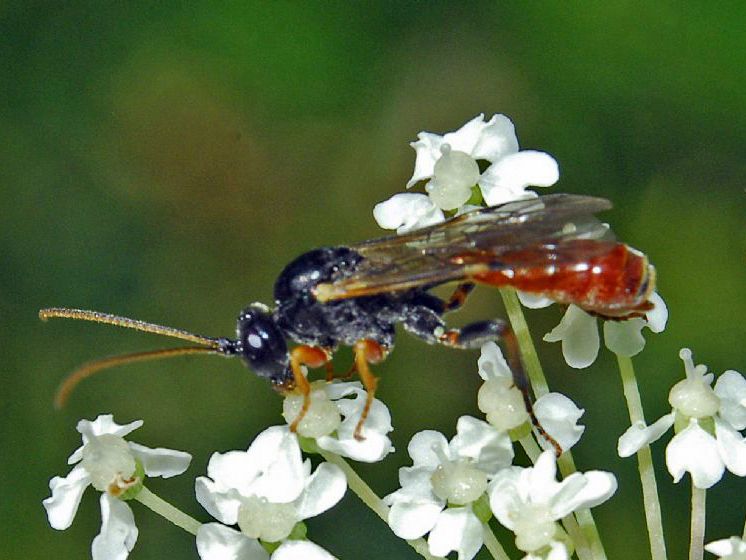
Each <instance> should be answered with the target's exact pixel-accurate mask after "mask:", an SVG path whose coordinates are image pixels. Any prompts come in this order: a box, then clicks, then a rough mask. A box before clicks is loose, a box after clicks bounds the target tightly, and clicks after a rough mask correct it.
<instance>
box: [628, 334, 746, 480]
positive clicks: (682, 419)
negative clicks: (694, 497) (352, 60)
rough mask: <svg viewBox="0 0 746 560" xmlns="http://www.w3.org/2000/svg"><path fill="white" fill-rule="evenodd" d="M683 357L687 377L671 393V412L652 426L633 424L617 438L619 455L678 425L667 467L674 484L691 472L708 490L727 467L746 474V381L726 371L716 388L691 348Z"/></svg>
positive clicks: (681, 355) (739, 474)
mask: <svg viewBox="0 0 746 560" xmlns="http://www.w3.org/2000/svg"><path fill="white" fill-rule="evenodd" d="M679 356H680V357H681V359H682V360H683V361H684V370H685V372H686V379H684V380H682V381H680V382H678V383H677V384H676V385H674V387H673V388H672V389H671V392H670V393H669V395H668V402H669V403H670V404H671V406H672V411H671V412H670V413H669V414H666V415H664V416H662V417H661V418H659V419H658V420H657V421H655V422H654V423H653V424H651V425H650V426H646V425H645V424H644V423H642V422H638V423H635V424H633V425H632V426H630V428H629V429H628V430H627V431H626V432H625V433H624V434H623V435H622V436H621V437H620V438H619V445H618V451H619V455H620V456H621V457H628V456H630V455H632V454H634V453H636V452H637V451H638V450H639V449H640V448H641V447H643V446H645V445H648V444H650V443H652V442H654V441H656V440H658V439H659V438H660V437H661V436H663V434H664V433H666V432H667V431H668V429H669V428H670V427H671V426H674V425H675V426H676V434H675V435H674V437H673V438H672V439H671V441H670V442H669V444H668V446H667V447H666V465H667V466H668V471H669V472H670V473H671V476H672V477H673V479H674V482H678V481H679V480H681V478H682V477H683V476H684V473H686V472H688V473H689V474H690V475H691V477H692V483H693V484H694V485H695V486H696V487H698V488H710V487H711V486H712V485H714V484H715V483H716V482H718V481H719V480H720V479H721V478H722V476H723V472H724V471H725V469H726V468H727V469H728V470H729V471H730V472H732V473H733V474H735V475H737V476H746V440H744V437H743V436H742V435H741V433H740V431H742V430H744V429H746V379H744V377H743V375H741V374H740V373H738V372H737V371H734V370H728V371H726V372H725V373H723V374H722V375H720V376H719V377H718V380H717V382H716V383H715V386H714V387H712V382H713V380H714V375H713V374H712V373H707V367H706V366H704V365H702V364H700V365H697V366H695V365H694V361H693V360H692V352H691V350H689V349H688V348H684V349H682V350H681V352H680V353H679Z"/></svg>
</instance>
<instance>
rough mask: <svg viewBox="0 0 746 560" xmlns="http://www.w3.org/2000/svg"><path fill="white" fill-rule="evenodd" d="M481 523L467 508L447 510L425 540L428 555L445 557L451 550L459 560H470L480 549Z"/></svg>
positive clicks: (481, 541)
mask: <svg viewBox="0 0 746 560" xmlns="http://www.w3.org/2000/svg"><path fill="white" fill-rule="evenodd" d="M482 531H483V529H482V523H481V522H480V521H479V519H477V516H476V515H474V514H473V513H472V512H471V509H469V508H464V507H460V508H448V509H447V510H445V511H444V512H443V513H441V514H440V515H439V516H438V521H437V523H436V524H435V527H433V529H432V530H431V531H430V536H429V537H428V539H427V544H428V549H429V551H430V554H432V555H434V556H445V555H447V554H448V553H449V552H451V551H452V550H455V551H457V552H458V558H459V560H471V559H472V558H474V556H476V555H477V552H479V549H480V548H482V543H483V540H482Z"/></svg>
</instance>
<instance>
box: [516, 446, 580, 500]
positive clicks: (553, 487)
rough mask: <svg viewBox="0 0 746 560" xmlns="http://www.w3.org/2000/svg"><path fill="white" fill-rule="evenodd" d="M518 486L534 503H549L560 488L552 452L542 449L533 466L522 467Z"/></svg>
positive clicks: (555, 459)
mask: <svg viewBox="0 0 746 560" xmlns="http://www.w3.org/2000/svg"><path fill="white" fill-rule="evenodd" d="M568 479H569V477H568ZM566 480H567V479H566ZM563 482H564V481H563ZM518 486H519V490H523V491H524V492H525V493H526V494H527V496H528V497H529V499H530V500H531V501H533V502H534V503H549V501H550V500H552V499H553V498H554V497H555V495H556V494H557V492H559V491H560V490H562V487H561V486H560V484H559V483H558V482H557V458H556V457H555V455H554V453H553V452H551V451H543V452H542V453H541V455H539V458H538V459H537V460H536V463H534V466H533V467H529V468H527V469H523V470H522V471H521V476H520V480H519V481H518Z"/></svg>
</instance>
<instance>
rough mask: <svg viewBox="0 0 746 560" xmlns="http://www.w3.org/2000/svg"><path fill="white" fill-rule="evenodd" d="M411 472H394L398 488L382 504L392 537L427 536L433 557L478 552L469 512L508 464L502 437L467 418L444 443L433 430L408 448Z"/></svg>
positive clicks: (477, 525)
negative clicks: (386, 509) (387, 510)
mask: <svg viewBox="0 0 746 560" xmlns="http://www.w3.org/2000/svg"><path fill="white" fill-rule="evenodd" d="M407 450H408V452H409V456H410V457H412V463H413V464H412V466H411V467H402V468H401V469H399V483H400V484H401V488H400V489H399V490H397V491H395V492H393V493H392V494H389V495H388V496H386V497H385V498H384V502H385V503H386V504H387V505H389V506H391V510H390V512H389V518H388V523H389V526H390V527H391V529H392V530H393V531H394V534H396V535H397V536H399V537H401V538H403V539H416V538H419V537H421V536H423V535H425V534H426V533H428V532H429V533H430V535H429V537H428V541H427V542H428V548H429V550H430V553H431V554H433V555H435V556H446V555H447V554H448V553H449V552H450V551H452V550H456V551H458V557H459V559H460V560H470V559H471V558H473V557H474V556H475V555H476V553H477V552H478V551H479V549H480V548H481V547H482V543H483V541H482V523H481V521H480V520H479V518H478V517H477V515H476V514H475V513H474V510H473V506H474V503H475V502H477V501H478V500H479V499H480V498H481V497H482V496H483V495H484V493H485V491H486V490H487V485H488V483H489V480H490V479H491V478H492V477H493V476H494V475H495V473H496V472H498V471H499V470H500V469H502V468H504V467H506V466H508V465H510V463H511V462H512V460H513V447H512V445H511V443H510V438H509V437H508V435H507V434H506V433H505V432H500V431H498V430H496V429H494V428H493V427H492V426H490V425H489V424H487V423H486V422H483V421H482V420H478V419H476V418H471V417H469V416H462V417H461V418H459V420H458V424H457V428H456V435H455V436H454V437H453V439H451V441H450V442H449V441H448V440H446V438H445V436H444V435H443V434H441V433H439V432H436V431H433V430H425V431H422V432H419V433H417V434H415V435H414V437H412V440H411V441H410V442H409V446H408V447H407Z"/></svg>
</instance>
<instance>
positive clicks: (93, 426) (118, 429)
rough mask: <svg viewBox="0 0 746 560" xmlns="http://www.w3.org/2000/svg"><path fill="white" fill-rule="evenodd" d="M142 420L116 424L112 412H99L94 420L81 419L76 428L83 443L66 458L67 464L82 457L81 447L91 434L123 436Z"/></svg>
mask: <svg viewBox="0 0 746 560" xmlns="http://www.w3.org/2000/svg"><path fill="white" fill-rule="evenodd" d="M142 424H143V421H142V420H135V421H134V422H130V423H129V424H123V425H122V424H117V423H116V422H114V416H113V415H112V414H100V415H99V416H98V417H97V418H96V419H95V420H93V421H91V420H81V421H79V422H78V425H77V427H76V429H77V430H78V432H79V433H80V435H81V436H83V445H81V446H80V447H78V448H77V449H76V450H75V451H74V452H73V454H72V455H70V457H69V458H68V459H67V464H68V465H72V464H73V463H77V462H78V461H80V460H81V459H82V458H83V447H84V446H85V444H86V443H88V440H89V438H90V437H91V436H101V435H104V434H113V435H115V436H119V437H124V436H126V435H128V434H130V433H132V432H134V431H135V430H136V429H137V428H139V427H140V426H142Z"/></svg>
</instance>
